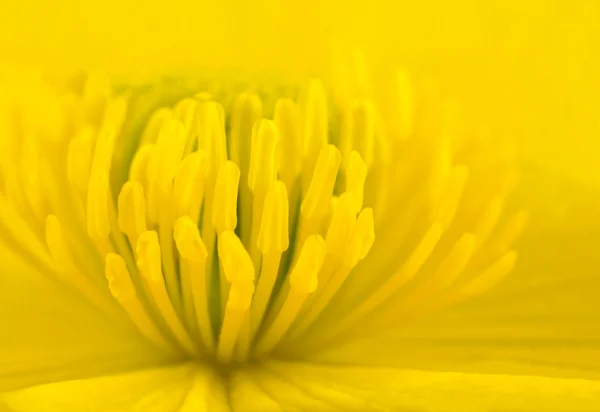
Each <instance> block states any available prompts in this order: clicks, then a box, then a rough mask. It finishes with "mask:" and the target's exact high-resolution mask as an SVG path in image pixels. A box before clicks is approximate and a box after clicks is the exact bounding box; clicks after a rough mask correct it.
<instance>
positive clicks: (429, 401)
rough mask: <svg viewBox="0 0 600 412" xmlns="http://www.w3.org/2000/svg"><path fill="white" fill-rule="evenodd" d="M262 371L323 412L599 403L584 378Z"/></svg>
mask: <svg viewBox="0 0 600 412" xmlns="http://www.w3.org/2000/svg"><path fill="white" fill-rule="evenodd" d="M266 368H268V370H269V373H270V374H272V375H273V376H278V377H279V378H280V379H281V380H282V381H286V382H289V383H291V384H293V385H297V387H298V388H300V389H302V390H303V391H305V392H306V393H308V394H310V395H311V396H313V397H315V398H318V399H320V400H321V401H324V402H326V403H328V404H329V405H330V406H329V408H324V409H323V410H334V408H335V409H342V410H348V411H352V410H369V411H371V410H373V411H375V410H387V411H399V410H423V411H448V412H453V411H482V412H483V411H490V410H494V411H498V410H500V411H540V410H551V411H570V410H573V408H576V409H577V410H580V411H593V410H595V408H596V406H597V405H598V402H600V382H599V381H594V380H585V379H560V378H545V377H539V376H531V375H521V376H511V375H502V374H478V373H458V372H431V371H423V370H417V369H394V368H368V367H352V366H344V367H333V366H330V365H318V364H308V363H305V364H303V363H285V362H275V363H270V364H268V365H267V366H266ZM278 398H281V399H282V400H285V399H286V393H284V392H282V393H280V394H278Z"/></svg>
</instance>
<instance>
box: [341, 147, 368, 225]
mask: <svg viewBox="0 0 600 412" xmlns="http://www.w3.org/2000/svg"><path fill="white" fill-rule="evenodd" d="M366 178H367V164H366V163H365V162H364V161H363V159H362V158H361V157H360V155H359V154H358V152H356V151H352V153H350V158H349V159H348V162H347V164H346V192H348V193H352V197H353V199H354V201H355V210H354V212H355V213H358V212H360V210H361V209H362V206H363V199H364V191H365V180H366Z"/></svg>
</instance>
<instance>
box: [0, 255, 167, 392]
mask: <svg viewBox="0 0 600 412" xmlns="http://www.w3.org/2000/svg"><path fill="white" fill-rule="evenodd" d="M0 252H1V253H2V259H1V260H2V271H1V276H0V325H1V327H0V393H1V392H3V391H4V390H8V389H11V388H19V387H24V386H28V385H33V384H39V383H45V382H54V381H58V380H63V379H73V378H78V377H88V376H95V375H98V374H102V373H109V372H115V371H120V370H128V369H131V368H135V367H143V366H147V365H153V364H157V363H160V362H164V361H165V356H164V355H162V354H160V353H159V352H158V351H157V350H156V349H155V348H154V347H153V346H152V345H151V344H150V343H149V342H148V341H147V340H145V339H144V338H143V337H141V335H140V334H139V333H137V332H136V330H135V329H134V328H132V327H131V325H130V324H129V323H128V322H126V321H124V320H125V317H121V318H120V319H114V318H110V317H109V316H107V315H106V314H105V313H103V312H100V311H99V310H98V309H96V308H95V307H94V306H92V305H91V304H90V303H89V302H88V301H86V300H85V299H84V298H82V297H81V295H80V294H78V293H77V292H75V291H73V290H68V289H66V288H65V287H64V285H61V284H59V283H58V282H57V281H56V280H54V279H52V273H51V272H44V271H43V269H42V268H40V267H36V266H35V265H33V264H32V263H31V262H28V261H27V260H25V259H23V258H22V257H21V256H18V255H16V254H14V253H12V252H11V249H9V248H6V247H4V246H2V245H1V244H0Z"/></svg>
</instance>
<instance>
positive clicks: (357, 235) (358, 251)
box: [344, 208, 375, 266]
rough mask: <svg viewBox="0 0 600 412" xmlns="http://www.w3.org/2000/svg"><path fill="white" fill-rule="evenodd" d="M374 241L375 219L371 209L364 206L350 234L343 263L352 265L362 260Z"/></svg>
mask: <svg viewBox="0 0 600 412" xmlns="http://www.w3.org/2000/svg"><path fill="white" fill-rule="evenodd" d="M374 242H375V221H374V217H373V209H371V208H366V209H363V211H362V212H360V215H359V216H358V219H357V220H356V225H354V230H353V231H352V236H351V237H350V244H349V247H348V250H347V252H346V257H345V259H344V260H345V264H346V265H349V266H354V265H355V264H356V263H358V262H359V261H361V260H363V259H364V258H365V257H366V256H367V254H368V253H369V251H370V250H371V247H372V246H373V243H374Z"/></svg>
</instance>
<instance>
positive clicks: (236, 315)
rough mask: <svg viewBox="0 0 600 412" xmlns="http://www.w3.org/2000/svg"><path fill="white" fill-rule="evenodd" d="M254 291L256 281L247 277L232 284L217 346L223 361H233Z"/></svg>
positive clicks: (219, 356) (218, 353)
mask: <svg viewBox="0 0 600 412" xmlns="http://www.w3.org/2000/svg"><path fill="white" fill-rule="evenodd" d="M253 292H254V283H252V281H248V280H247V279H245V280H240V281H239V282H234V283H232V285H231V289H230V291H229V298H228V299H227V306H226V307H225V317H224V318H223V325H222V327H221V334H220V336H219V346H218V348H217V356H218V358H219V360H220V361H221V362H223V363H229V362H231V359H232V357H233V350H234V349H235V343H236V342H237V338H238V336H239V333H240V329H241V327H242V323H243V322H244V319H245V317H246V312H247V311H248V308H249V307H250V303H251V302H252V293H253Z"/></svg>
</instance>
